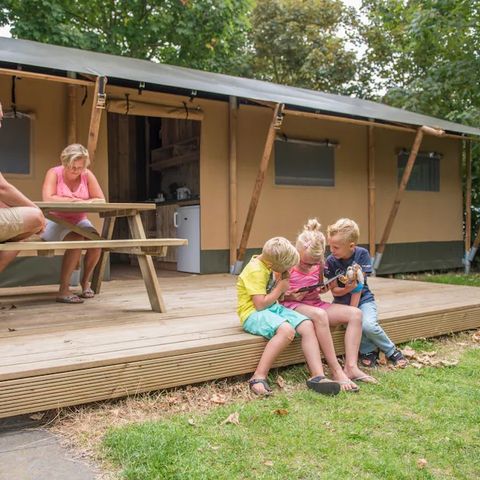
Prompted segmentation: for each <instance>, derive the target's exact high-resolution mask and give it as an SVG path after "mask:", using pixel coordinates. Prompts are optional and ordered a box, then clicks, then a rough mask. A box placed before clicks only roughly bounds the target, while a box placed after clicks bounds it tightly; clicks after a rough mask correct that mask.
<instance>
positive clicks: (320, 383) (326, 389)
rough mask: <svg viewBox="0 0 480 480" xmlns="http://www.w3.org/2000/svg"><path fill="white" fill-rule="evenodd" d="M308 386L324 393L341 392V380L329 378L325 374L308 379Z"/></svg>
mask: <svg viewBox="0 0 480 480" xmlns="http://www.w3.org/2000/svg"><path fill="white" fill-rule="evenodd" d="M307 387H308V388H310V389H311V390H313V391H314V392H317V393H321V394H322V395H337V394H338V393H340V382H334V381H332V380H329V379H328V378H326V377H324V376H323V375H318V376H317V377H313V378H310V379H309V380H307Z"/></svg>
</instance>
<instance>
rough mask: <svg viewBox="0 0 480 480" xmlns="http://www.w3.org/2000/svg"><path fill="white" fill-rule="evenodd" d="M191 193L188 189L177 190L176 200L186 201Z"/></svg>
mask: <svg viewBox="0 0 480 480" xmlns="http://www.w3.org/2000/svg"><path fill="white" fill-rule="evenodd" d="M191 194H192V192H191V191H190V189H189V188H188V187H180V188H177V200H188V199H189V198H190V195H191Z"/></svg>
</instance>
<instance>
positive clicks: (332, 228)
mask: <svg viewBox="0 0 480 480" xmlns="http://www.w3.org/2000/svg"><path fill="white" fill-rule="evenodd" d="M327 235H328V236H329V237H333V236H334V235H340V236H341V237H343V239H344V240H345V241H346V242H349V243H350V242H352V243H358V237H359V236H360V229H359V228H358V225H357V223H356V222H354V221H353V220H350V219H349V218H340V219H338V220H337V221H336V222H335V223H334V224H333V225H329V226H328V228H327Z"/></svg>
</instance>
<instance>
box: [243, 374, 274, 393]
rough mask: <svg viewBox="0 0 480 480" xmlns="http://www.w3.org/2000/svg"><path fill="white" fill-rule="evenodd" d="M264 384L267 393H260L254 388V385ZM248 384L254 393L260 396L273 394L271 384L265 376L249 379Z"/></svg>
mask: <svg viewBox="0 0 480 480" xmlns="http://www.w3.org/2000/svg"><path fill="white" fill-rule="evenodd" d="M258 384H260V385H263V388H264V389H265V393H258V392H257V391H256V390H255V389H254V388H253V386H254V385H258ZM248 386H249V387H250V391H251V392H252V393H253V394H254V395H258V396H260V397H261V396H265V397H266V396H268V395H271V394H272V389H271V388H270V385H269V384H268V383H267V381H266V380H265V379H264V378H252V379H250V380H249V381H248Z"/></svg>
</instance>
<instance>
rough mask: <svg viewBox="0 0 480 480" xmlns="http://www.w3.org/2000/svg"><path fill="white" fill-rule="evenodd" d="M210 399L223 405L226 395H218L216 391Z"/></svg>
mask: <svg viewBox="0 0 480 480" xmlns="http://www.w3.org/2000/svg"><path fill="white" fill-rule="evenodd" d="M210 401H211V402H213V403H218V404H219V405H223V404H224V403H225V402H226V400H225V397H224V396H223V395H217V394H216V393H215V394H214V395H212V397H211V398H210Z"/></svg>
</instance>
